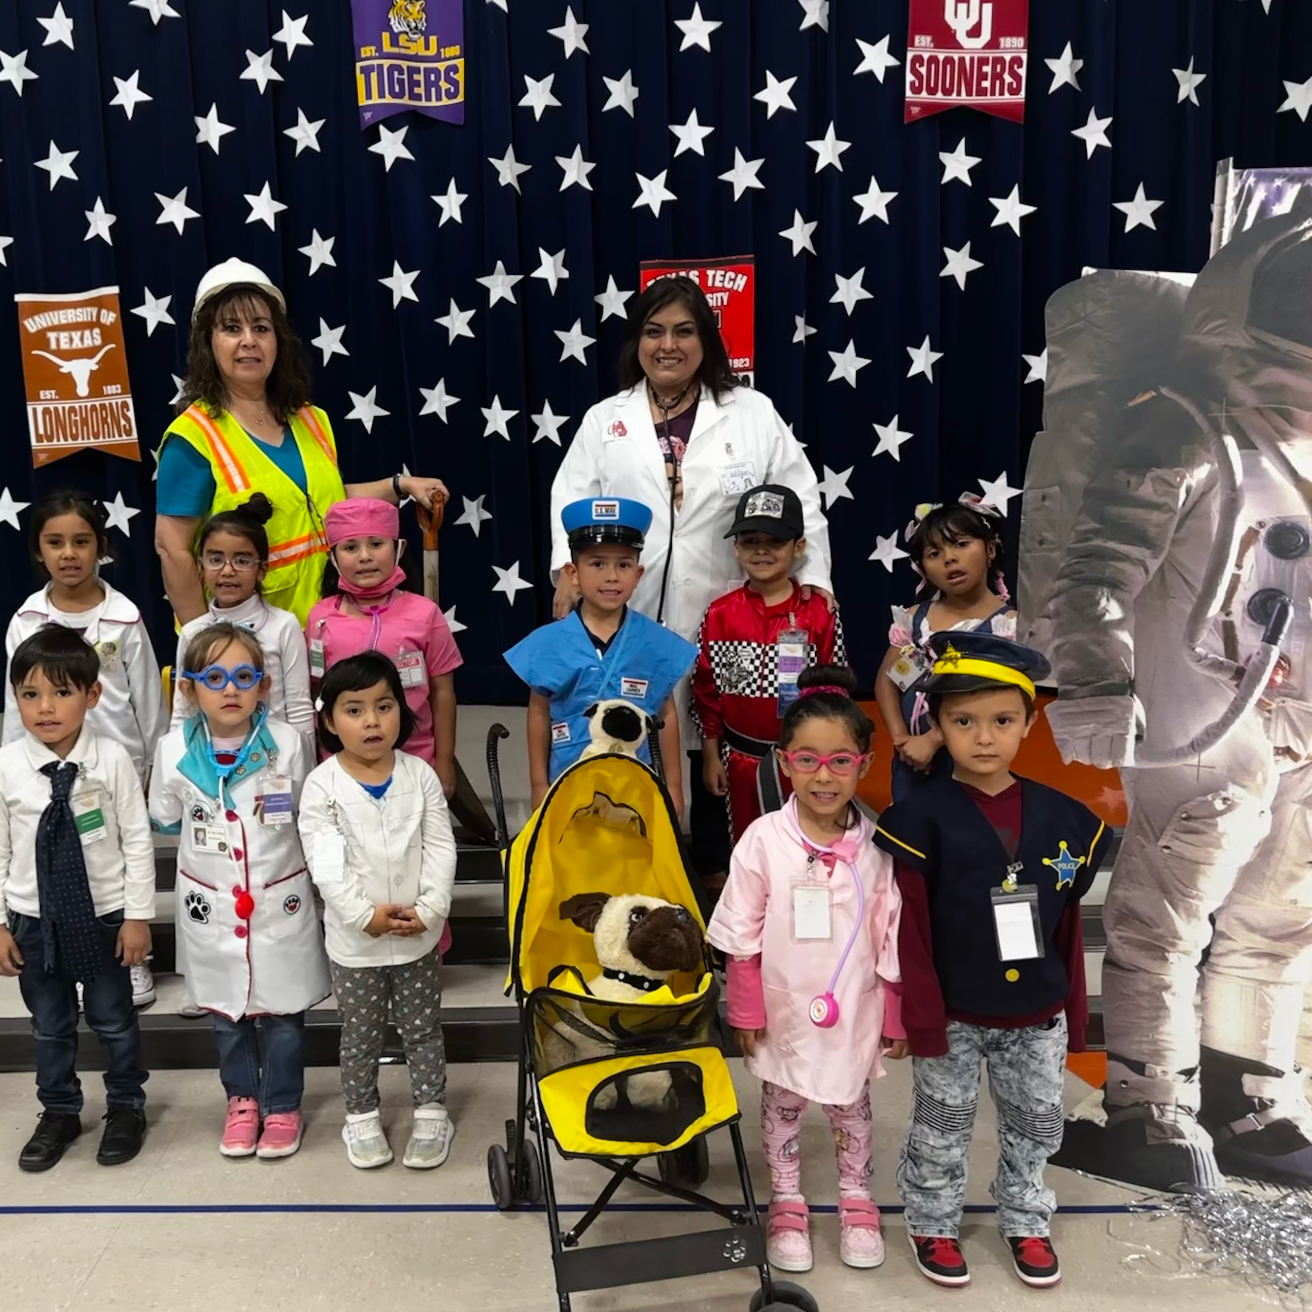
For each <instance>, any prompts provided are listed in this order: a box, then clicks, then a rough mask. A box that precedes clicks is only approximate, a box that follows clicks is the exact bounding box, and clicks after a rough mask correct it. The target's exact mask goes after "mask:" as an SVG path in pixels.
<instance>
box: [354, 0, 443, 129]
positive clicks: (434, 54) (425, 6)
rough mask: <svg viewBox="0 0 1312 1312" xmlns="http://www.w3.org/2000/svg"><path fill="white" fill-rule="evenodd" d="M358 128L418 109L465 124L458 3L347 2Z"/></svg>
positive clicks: (421, 0) (433, 0)
mask: <svg viewBox="0 0 1312 1312" xmlns="http://www.w3.org/2000/svg"><path fill="white" fill-rule="evenodd" d="M351 19H352V27H353V30H354V34H355V56H356V57H355V89H356V98H357V100H358V101H359V104H360V127H361V129H364V128H367V127H369V126H370V125H371V124H373V123H377V122H379V121H380V120H381V119H385V118H388V117H390V116H391V115H392V114H400V113H403V112H404V111H405V110H407V109H414V110H418V111H419V113H421V114H427V115H429V116H430V117H431V118H440V119H444V120H445V121H446V122H448V123H463V122H464V121H465V18H464V7H463V5H462V3H461V0H351Z"/></svg>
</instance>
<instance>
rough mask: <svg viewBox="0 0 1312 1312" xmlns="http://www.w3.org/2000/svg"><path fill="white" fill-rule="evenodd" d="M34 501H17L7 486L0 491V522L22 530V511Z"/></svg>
mask: <svg viewBox="0 0 1312 1312" xmlns="http://www.w3.org/2000/svg"><path fill="white" fill-rule="evenodd" d="M31 504H32V503H31V502H30V501H15V500H14V499H13V497H11V496H10V495H9V489H8V488H5V490H4V491H3V492H0V524H8V525H9V526H10V528H16V529H18V530H19V531H20V532H21V531H22V525H21V524H19V522H18V515H19V512H20V511H23V510H26V509H27V508H28V506H30V505H31Z"/></svg>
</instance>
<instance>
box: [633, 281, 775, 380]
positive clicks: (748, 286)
mask: <svg viewBox="0 0 1312 1312" xmlns="http://www.w3.org/2000/svg"><path fill="white" fill-rule="evenodd" d="M638 271H639V276H638V281H639V283H640V284H641V285H640V287H639V289H638V290H639V291H644V292H645V291H646V290H647V288H648V287H649V286H650V285H651V284H652V283H654V282H655V281H656V280H657V278H672V277H674V276H675V275H676V274H680V273H681V274H683V275H684V277H686V278H691V279H692V280H693V282H695V283H696V284H697V286H698V287H700V288H701V289H702V291H704V292H705V293H706V299H707V300H708V301H710V303H711V310H712V312H713V313H714V315H715V322H716V323H717V324H718V325H719V328H720V336H721V338H723V340H724V349H725V350H726V351H727V352H728V353H729V367H730V368H731V369H732V370H733V371H734V373H736V374H737V375H738V376H739V377H740V378H742V379H743V381H744V382H746V383H747V384H748V385H749V386H750V385H751V384H752V382H753V380H754V379H755V377H756V260H755V258H754V257H753V256H751V255H732V256H729V257H727V258H725V259H719V260H685V261H683V262H682V263H681V264H674V263H672V262H670V261H668V260H644V261H643V262H642V264H640V265H639V266H638Z"/></svg>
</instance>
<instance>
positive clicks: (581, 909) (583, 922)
mask: <svg viewBox="0 0 1312 1312" xmlns="http://www.w3.org/2000/svg"><path fill="white" fill-rule="evenodd" d="M609 901H610V894H609V893H576V894H575V895H574V896H573V897H570V898H566V899H565V901H563V902H562V903H561V904H560V918H561V919H562V920H572V921H573V922H574V923H575V924H576V925H577V926H578V927H579V928H580V929H586V930H587V931H588V933H589V934H591V933H592V931H593V930H595V929H596V928H597V922H598V921H599V920H600V919H601V913H602V912H603V911H604V910H605V909H606V903H607V902H609Z"/></svg>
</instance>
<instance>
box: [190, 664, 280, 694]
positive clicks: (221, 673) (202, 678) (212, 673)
mask: <svg viewBox="0 0 1312 1312" xmlns="http://www.w3.org/2000/svg"><path fill="white" fill-rule="evenodd" d="M182 677H183V678H184V679H190V680H191V681H192V682H193V683H202V684H204V685H205V687H207V688H208V689H209V690H210V691H211V692H222V691H223V690H224V689H225V688H226V687H227V686H228V685H229V684H230V683H231V684H233V685H235V687H236V688H237V690H238V691H239V692H249V691H250V690H251V689H252V688H254V687H255V685H256V684H257V683H259V682H260V680H261V679H263V678H264V671H263V670H257V669H256V668H255V666H253V665H238V666H236V667H235V668H234V669H231V670H227V669H224V667H223V666H222V665H207V666H206V667H205V668H204V669H203V670H201V671H200V673H199V674H197V673H195V672H193V671H192V670H183V671H182Z"/></svg>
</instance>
